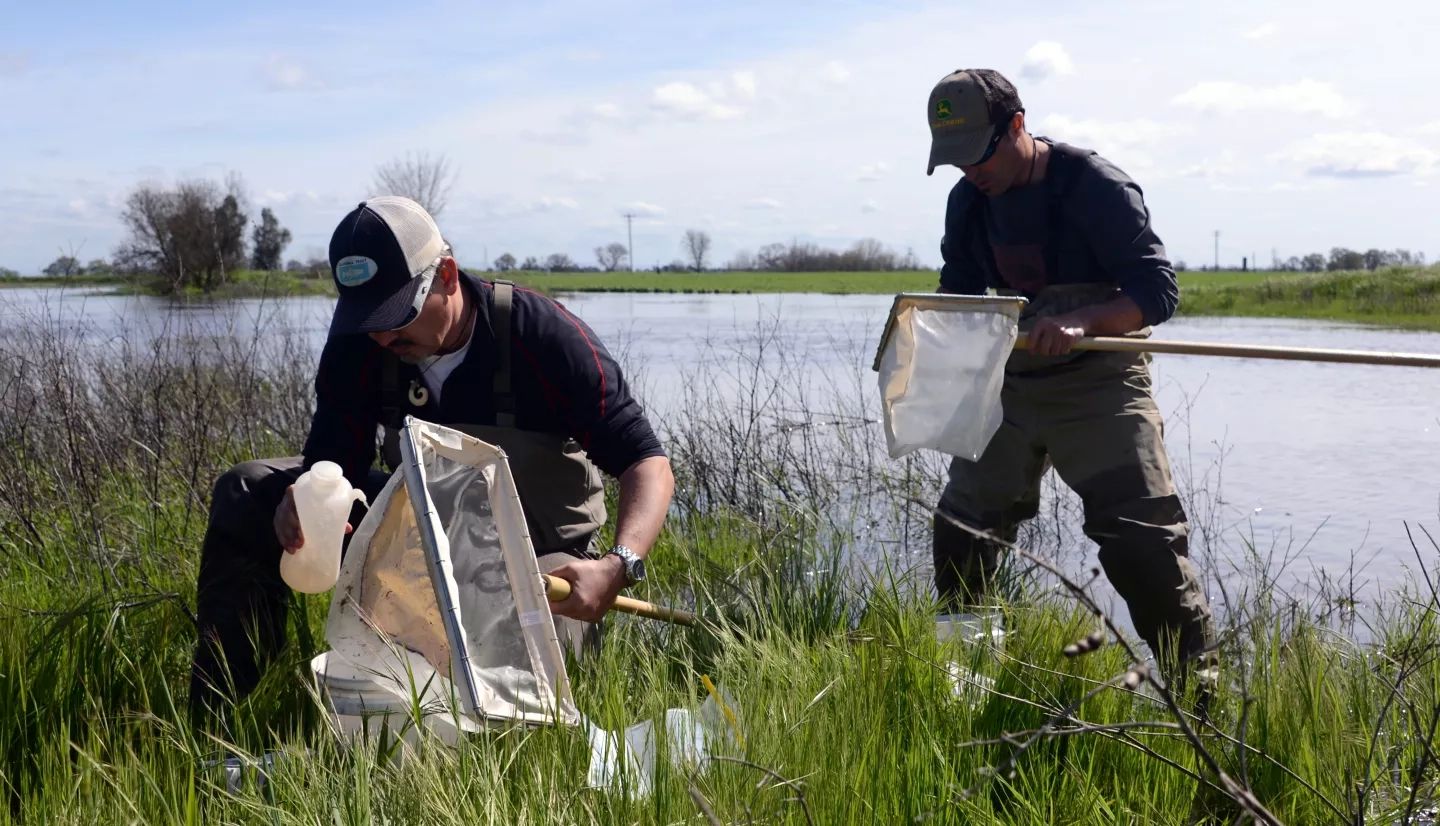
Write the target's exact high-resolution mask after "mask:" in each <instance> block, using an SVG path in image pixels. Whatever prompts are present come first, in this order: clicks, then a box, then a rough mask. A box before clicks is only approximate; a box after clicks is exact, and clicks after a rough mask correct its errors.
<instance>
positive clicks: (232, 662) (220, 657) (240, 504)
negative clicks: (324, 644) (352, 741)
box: [190, 456, 303, 721]
mask: <svg viewBox="0 0 1440 826" xmlns="http://www.w3.org/2000/svg"><path fill="white" fill-rule="evenodd" d="M302 461H303V460H302V459H301V457H299V456H291V457H287V458H283V459H257V460H254V461H250V462H242V463H240V464H238V465H236V466H235V467H233V468H231V469H230V470H229V471H227V472H226V473H225V474H224V475H223V476H221V477H220V479H219V481H217V482H216V483H215V488H214V491H213V493H212V495H211V499H210V521H209V524H208V526H207V527H206V529H205V543H204V545H203V546H202V549H201V552H200V577H199V581H198V583H197V585H196V593H195V603H196V606H195V607H196V615H197V619H198V621H199V636H200V638H199V641H198V643H197V644H196V646H195V659H194V663H193V665H192V667H191V673H190V712H191V716H192V718H194V719H195V720H197V721H199V720H201V719H203V718H204V717H205V716H207V715H208V714H213V713H215V712H216V711H218V710H219V708H220V706H221V705H222V704H223V703H224V702H225V701H226V699H227V698H228V699H229V700H231V701H238V700H240V699H241V698H243V697H244V696H245V695H247V694H249V693H250V691H251V690H253V689H254V688H255V684H256V683H257V682H259V680H260V668H261V665H262V664H263V661H264V660H267V659H268V658H269V656H270V655H271V654H272V653H273V652H274V650H275V649H276V648H277V647H278V646H279V643H280V641H281V640H282V639H283V638H284V635H285V618H286V613H287V611H288V609H289V605H290V589H289V587H288V586H286V585H285V582H284V580H282V579H281V578H280V554H281V553H282V550H281V548H280V541H279V540H278V539H276V538H275V528H274V518H275V509H276V508H277V507H279V505H280V500H282V499H283V498H284V497H285V490H286V488H288V487H289V486H290V485H291V484H293V483H294V482H295V480H296V479H297V478H299V476H300V473H301V464H302Z"/></svg>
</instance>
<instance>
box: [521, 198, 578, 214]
mask: <svg viewBox="0 0 1440 826" xmlns="http://www.w3.org/2000/svg"><path fill="white" fill-rule="evenodd" d="M579 206H580V203H579V202H578V201H576V200H575V199H574V198H568V197H565V196H563V195H562V196H560V197H553V196H550V195H541V196H540V198H539V199H538V200H536V201H535V203H534V204H533V205H532V207H533V208H534V210H535V211H536V212H549V211H550V210H552V209H556V208H558V207H564V208H565V209H576V208H578V207H579Z"/></svg>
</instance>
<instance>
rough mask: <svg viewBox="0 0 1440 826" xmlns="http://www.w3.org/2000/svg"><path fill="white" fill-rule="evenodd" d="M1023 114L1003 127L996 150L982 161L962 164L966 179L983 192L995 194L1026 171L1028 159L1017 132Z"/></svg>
mask: <svg viewBox="0 0 1440 826" xmlns="http://www.w3.org/2000/svg"><path fill="white" fill-rule="evenodd" d="M1023 117H1024V115H1016V116H1015V118H1013V119H1012V120H1011V121H1010V123H1009V124H1008V125H1007V126H1006V127H1005V134H1004V136H1003V137H1001V138H1000V142H999V143H998V144H996V146H995V153H994V154H993V155H991V156H990V157H989V158H987V159H986V160H985V161H984V162H983V163H979V164H975V165H973V166H962V167H960V171H961V172H962V173H963V174H964V175H965V180H967V181H969V182H970V183H972V184H974V185H975V188H976V189H979V190H980V191H981V192H983V193H984V194H986V195H988V196H990V197H992V198H993V197H995V196H997V195H1001V194H1003V193H1004V192H1005V191H1006V190H1008V189H1010V187H1012V186H1014V185H1015V184H1016V183H1017V182H1018V181H1019V180H1020V179H1021V178H1022V177H1024V175H1025V173H1026V165H1027V164H1029V161H1028V160H1026V159H1025V158H1024V157H1023V156H1022V155H1021V154H1020V135H1021V130H1022V128H1023V121H1022V120H1021V119H1022V118H1023Z"/></svg>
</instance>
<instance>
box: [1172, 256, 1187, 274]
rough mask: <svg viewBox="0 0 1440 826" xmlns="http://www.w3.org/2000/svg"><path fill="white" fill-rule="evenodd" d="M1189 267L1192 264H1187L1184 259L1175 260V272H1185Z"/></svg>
mask: <svg viewBox="0 0 1440 826" xmlns="http://www.w3.org/2000/svg"><path fill="white" fill-rule="evenodd" d="M1188 269H1190V265H1189V264H1186V263H1185V261H1184V259H1181V260H1179V261H1176V262H1175V272H1185V271H1186V270H1188Z"/></svg>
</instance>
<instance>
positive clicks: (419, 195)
mask: <svg viewBox="0 0 1440 826" xmlns="http://www.w3.org/2000/svg"><path fill="white" fill-rule="evenodd" d="M458 178H459V171H458V170H456V169H455V168H454V167H452V166H451V164H450V161H449V159H448V158H446V157H445V156H444V155H438V156H436V157H434V158H432V157H430V153H428V152H421V153H419V154H415V155H412V154H410V153H408V152H407V153H406V154H405V157H403V158H396V159H395V160H392V161H390V162H389V163H386V164H384V165H383V166H381V167H379V168H378V169H376V170H375V183H374V184H373V185H372V188H373V189H374V190H375V194H377V195H400V196H402V197H405V198H409V199H410V200H412V201H414V202H415V203H417V204H419V205H420V206H421V207H423V208H424V209H425V211H426V212H428V213H430V217H431V218H434V219H436V220H439V218H440V213H442V212H444V211H445V206H446V204H447V203H449V199H450V190H451V189H453V188H454V187H455V181H456V180H457V179H458Z"/></svg>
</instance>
